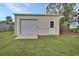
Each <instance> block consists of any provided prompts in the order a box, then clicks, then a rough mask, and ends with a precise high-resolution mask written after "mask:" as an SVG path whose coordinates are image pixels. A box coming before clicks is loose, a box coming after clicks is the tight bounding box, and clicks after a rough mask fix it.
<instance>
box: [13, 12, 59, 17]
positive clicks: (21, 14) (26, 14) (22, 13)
mask: <svg viewBox="0 0 79 59" xmlns="http://www.w3.org/2000/svg"><path fill="white" fill-rule="evenodd" d="M14 15H15V16H16V15H27V16H60V14H52V15H51V14H26V13H14Z"/></svg>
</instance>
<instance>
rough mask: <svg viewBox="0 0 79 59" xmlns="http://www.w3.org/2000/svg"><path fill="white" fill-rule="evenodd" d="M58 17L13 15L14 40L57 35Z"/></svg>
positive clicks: (56, 15)
mask: <svg viewBox="0 0 79 59" xmlns="http://www.w3.org/2000/svg"><path fill="white" fill-rule="evenodd" d="M59 29H60V24H59V15H58V14H54V15H48V14H15V35H16V36H17V37H16V39H37V38H38V36H46V35H59V32H60V30H59Z"/></svg>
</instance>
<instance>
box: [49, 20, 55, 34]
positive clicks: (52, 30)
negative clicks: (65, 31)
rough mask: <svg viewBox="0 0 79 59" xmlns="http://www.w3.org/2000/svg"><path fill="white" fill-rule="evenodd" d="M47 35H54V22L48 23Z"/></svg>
mask: <svg viewBox="0 0 79 59" xmlns="http://www.w3.org/2000/svg"><path fill="white" fill-rule="evenodd" d="M49 34H55V22H54V21H52V20H50V21H49Z"/></svg>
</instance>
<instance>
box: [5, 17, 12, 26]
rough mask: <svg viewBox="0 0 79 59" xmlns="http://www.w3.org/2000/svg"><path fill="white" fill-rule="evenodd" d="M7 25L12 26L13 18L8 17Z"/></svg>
mask: <svg viewBox="0 0 79 59" xmlns="http://www.w3.org/2000/svg"><path fill="white" fill-rule="evenodd" d="M6 23H7V24H8V25H10V24H12V17H11V16H6Z"/></svg>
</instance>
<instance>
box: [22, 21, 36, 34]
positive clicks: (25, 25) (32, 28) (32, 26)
mask: <svg viewBox="0 0 79 59" xmlns="http://www.w3.org/2000/svg"><path fill="white" fill-rule="evenodd" d="M21 34H22V35H26V34H29V35H30V34H37V20H21Z"/></svg>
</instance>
